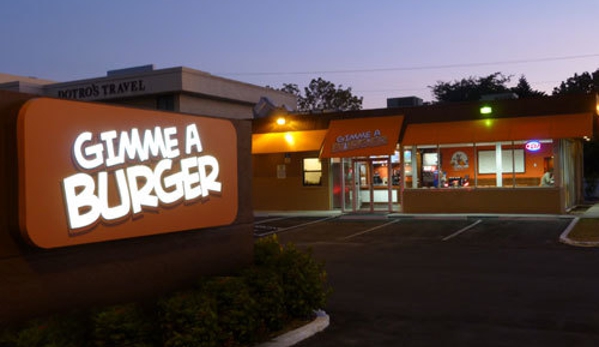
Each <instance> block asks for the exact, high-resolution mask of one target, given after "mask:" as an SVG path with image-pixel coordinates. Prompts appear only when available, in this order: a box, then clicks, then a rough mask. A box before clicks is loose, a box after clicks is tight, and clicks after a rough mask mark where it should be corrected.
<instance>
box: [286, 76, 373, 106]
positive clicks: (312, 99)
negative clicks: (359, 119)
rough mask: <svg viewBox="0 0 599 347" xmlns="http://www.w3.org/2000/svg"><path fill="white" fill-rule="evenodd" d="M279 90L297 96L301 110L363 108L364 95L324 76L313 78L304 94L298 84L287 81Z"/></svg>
mask: <svg viewBox="0 0 599 347" xmlns="http://www.w3.org/2000/svg"><path fill="white" fill-rule="evenodd" d="M279 90H281V91H284V92H287V93H291V94H293V95H295V96H297V106H298V107H297V108H298V111H301V112H310V111H327V110H334V111H357V110H361V109H362V100H363V98H362V97H357V96H355V95H353V94H352V91H351V88H347V89H343V87H342V86H341V85H339V87H337V86H335V84H334V83H332V82H329V81H325V80H323V79H322V78H320V77H319V78H318V79H312V81H310V84H309V85H308V87H305V88H304V94H303V95H302V93H301V91H300V89H299V87H298V86H297V84H293V83H285V84H283V87H282V88H280V89H279Z"/></svg>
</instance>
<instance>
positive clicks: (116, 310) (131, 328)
mask: <svg viewBox="0 0 599 347" xmlns="http://www.w3.org/2000/svg"><path fill="white" fill-rule="evenodd" d="M152 318H153V317H152V316H151V315H147V314H146V313H144V311H143V310H142V309H141V308H140V306H139V305H137V304H135V303H131V304H125V305H115V306H110V307H105V308H101V309H98V310H95V311H94V312H92V314H91V322H92V327H93V328H92V341H93V343H94V346H96V347H107V346H111V347H112V346H123V347H124V346H131V347H149V346H152V345H153V344H152V333H153V325H152V324H151V319H152Z"/></svg>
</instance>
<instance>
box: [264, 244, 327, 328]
mask: <svg viewBox="0 0 599 347" xmlns="http://www.w3.org/2000/svg"><path fill="white" fill-rule="evenodd" d="M254 258H255V261H254V263H255V266H256V267H258V268H268V269H272V270H273V271H275V272H276V273H277V274H278V276H279V279H280V280H279V282H280V284H281V287H282V289H283V294H284V299H283V300H284V302H285V309H286V312H287V314H288V315H289V316H290V317H292V318H308V317H311V316H312V314H313V311H314V310H317V309H322V308H324V307H325V304H326V301H327V299H328V297H329V295H330V293H331V288H330V287H329V285H328V283H327V275H326V271H325V269H324V263H322V262H318V261H316V260H315V259H314V258H313V257H312V251H311V250H307V251H300V250H298V249H297V248H296V247H295V246H294V245H293V244H288V245H286V246H285V247H282V246H281V244H280V243H279V241H278V239H277V237H276V235H275V236H270V237H265V238H262V239H260V240H259V241H257V242H256V244H255V247H254Z"/></svg>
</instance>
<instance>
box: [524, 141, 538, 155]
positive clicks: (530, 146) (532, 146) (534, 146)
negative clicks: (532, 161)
mask: <svg viewBox="0 0 599 347" xmlns="http://www.w3.org/2000/svg"><path fill="white" fill-rule="evenodd" d="M524 148H526V150H527V151H529V152H538V151H540V150H541V142H540V141H528V142H526V144H525V145H524Z"/></svg>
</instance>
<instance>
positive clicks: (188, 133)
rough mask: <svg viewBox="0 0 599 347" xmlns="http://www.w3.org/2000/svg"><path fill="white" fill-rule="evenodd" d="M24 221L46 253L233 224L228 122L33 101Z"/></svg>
mask: <svg viewBox="0 0 599 347" xmlns="http://www.w3.org/2000/svg"><path fill="white" fill-rule="evenodd" d="M18 130H19V138H20V143H19V152H20V153H19V156H20V168H19V169H20V170H19V172H20V180H21V186H20V213H19V214H20V224H21V231H22V233H23V234H24V236H25V237H26V238H27V239H28V240H29V241H30V242H31V243H33V244H34V245H37V246H39V247H44V248H53V247H62V246H69V245H75V244H82V243H90V242H100V241H106V240H114V239H122V238H130V237H137V236H145V235H152V234H159V233H165V232H173V231H181V230H190V229H199V228H205V227H213V226H220V225H228V224H231V223H232V222H233V221H234V219H235V217H236V214H237V202H238V198H237V145H236V141H237V134H236V131H235V128H234V127H233V125H232V124H231V123H230V121H228V120H224V119H212V118H206V117H193V116H185V115H179V114H168V113H161V112H157V111H142V110H136V109H128V108H120V107H113V106H106V105H94V104H85V103H79V102H70V101H62V100H52V99H34V100H32V101H30V102H28V103H27V104H26V105H25V106H24V107H23V108H22V109H21V111H20V113H19V124H18Z"/></svg>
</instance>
